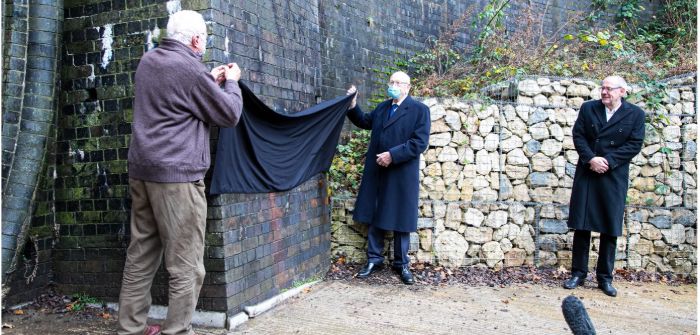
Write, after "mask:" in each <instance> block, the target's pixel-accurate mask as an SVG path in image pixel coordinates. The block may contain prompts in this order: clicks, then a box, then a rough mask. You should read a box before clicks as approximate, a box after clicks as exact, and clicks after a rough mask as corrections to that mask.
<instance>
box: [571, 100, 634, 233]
mask: <svg viewBox="0 0 700 335" xmlns="http://www.w3.org/2000/svg"><path fill="white" fill-rule="evenodd" d="M644 117H645V116H644V111H642V110H641V109H640V108H639V107H637V106H635V105H633V104H630V103H628V102H626V101H625V100H624V99H623V100H622V105H621V106H620V108H619V109H618V110H617V111H616V112H615V114H613V116H612V117H611V118H610V121H606V115H605V105H603V103H602V102H601V101H600V100H594V101H588V102H585V103H584V104H583V105H582V106H581V109H580V111H579V113H578V118H577V119H576V123H575V124H574V129H573V130H572V134H573V140H574V146H575V147H576V151H577V152H578V157H579V158H578V164H577V165H576V173H575V175H574V184H573V187H572V189H571V201H570V203H569V221H568V224H569V227H570V228H574V229H579V230H588V231H594V232H600V233H605V234H608V235H612V236H620V235H622V220H623V216H624V211H625V199H626V197H627V188H628V186H629V164H630V161H631V160H632V158H634V156H636V155H637V154H638V153H639V151H640V150H641V149H642V143H643V142H644ZM596 156H599V157H603V158H605V159H606V160H607V161H608V171H606V172H605V173H602V174H600V173H597V172H593V171H592V170H591V169H590V165H589V164H588V162H589V161H590V160H591V159H592V158H593V157H596Z"/></svg>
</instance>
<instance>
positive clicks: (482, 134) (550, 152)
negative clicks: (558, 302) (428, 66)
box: [332, 74, 697, 275]
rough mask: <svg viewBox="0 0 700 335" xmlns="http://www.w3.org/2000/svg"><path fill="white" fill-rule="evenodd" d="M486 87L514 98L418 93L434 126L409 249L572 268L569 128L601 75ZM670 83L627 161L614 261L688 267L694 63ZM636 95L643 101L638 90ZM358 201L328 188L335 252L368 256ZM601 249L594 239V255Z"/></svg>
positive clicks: (693, 191) (458, 261) (469, 260)
mask: <svg viewBox="0 0 700 335" xmlns="http://www.w3.org/2000/svg"><path fill="white" fill-rule="evenodd" d="M633 87H634V85H633ZM638 91H639V88H636V87H635V88H633V90H632V93H636V92H638ZM490 92H491V94H492V95H493V94H495V95H498V96H499V97H503V98H509V99H511V100H512V102H505V101H499V102H477V101H462V100H456V99H434V98H428V99H424V100H423V101H424V103H426V104H427V105H428V106H429V107H430V111H431V119H432V127H431V136H430V146H429V148H428V150H426V152H425V153H424V154H423V156H422V157H421V195H420V208H419V211H420V213H419V222H418V232H417V233H416V234H413V236H412V242H413V243H412V245H411V257H412V258H413V260H414V261H428V262H433V263H435V262H437V263H439V264H444V265H447V266H465V265H475V264H483V265H484V266H488V267H489V268H496V269H497V268H501V267H503V266H517V265H523V264H527V265H537V266H565V267H567V268H568V267H569V266H570V262H571V242H572V239H573V231H569V229H568V227H567V225H566V220H567V218H568V201H569V197H570V194H571V185H572V182H573V175H574V171H575V167H576V162H577V160H578V154H577V152H576V150H575V148H574V145H573V141H572V137H571V128H572V126H573V124H574V122H575V121H576V117H577V115H578V109H579V107H580V106H581V104H582V103H583V102H584V101H585V100H590V99H599V98H600V88H599V85H598V83H597V82H594V81H590V80H582V79H560V78H546V77H539V78H527V79H524V80H521V81H519V82H514V83H510V84H509V85H503V86H502V88H497V89H495V90H494V89H491V90H490ZM667 93H668V96H667V97H666V101H665V103H664V106H663V108H662V110H659V111H654V112H653V113H651V115H650V116H649V119H660V118H659V116H658V115H661V114H663V115H664V118H667V120H668V125H666V126H665V127H662V128H661V129H658V130H657V129H654V127H652V126H651V125H649V124H647V132H646V138H645V144H644V147H643V149H642V152H641V153H640V154H639V155H638V156H637V157H635V158H634V159H633V161H632V163H633V164H632V166H631V168H630V189H629V192H628V206H627V209H626V214H625V219H624V233H623V236H622V237H621V238H619V239H618V253H617V263H618V264H616V266H618V267H628V268H633V269H645V270H649V271H674V272H677V273H682V274H690V273H693V275H694V273H695V270H696V265H697V260H696V245H697V244H696V236H695V234H696V219H697V216H696V203H697V186H696V182H697V174H696V164H697V161H696V157H695V156H696V147H697V144H696V140H697V118H696V111H695V97H696V93H695V74H692V75H689V76H686V77H681V78H674V79H672V80H669V81H668V82H667ZM631 98H632V96H631ZM636 103H637V104H638V105H640V106H645V103H644V97H642V101H637V102H636ZM353 204H354V200H353V199H341V198H336V199H334V203H333V210H332V221H333V228H332V229H333V235H332V240H333V244H332V248H333V250H332V253H333V254H336V255H338V254H344V255H346V257H347V258H348V260H350V261H363V260H364V258H365V254H364V252H365V250H366V249H365V248H366V245H365V236H366V235H365V229H364V227H363V226H362V225H360V224H357V223H354V222H352V209H353ZM594 236H595V234H594ZM596 240H597V239H596ZM389 245H390V244H389ZM596 252H597V241H596V242H594V247H593V250H592V252H591V264H592V265H593V264H595V261H596Z"/></svg>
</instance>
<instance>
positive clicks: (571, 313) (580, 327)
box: [561, 295, 595, 335]
mask: <svg viewBox="0 0 700 335" xmlns="http://www.w3.org/2000/svg"><path fill="white" fill-rule="evenodd" d="M561 311H562V313H563V314H564V319H565V320H566V323H567V324H568V325H569V329H571V332H572V333H573V334H574V335H595V327H593V322H592V321H591V318H590V317H589V316H588V312H586V307H584V306H583V303H582V302H581V300H579V299H578V298H576V297H574V296H573V295H570V296H568V297H566V298H565V299H564V301H563V302H562V303H561Z"/></svg>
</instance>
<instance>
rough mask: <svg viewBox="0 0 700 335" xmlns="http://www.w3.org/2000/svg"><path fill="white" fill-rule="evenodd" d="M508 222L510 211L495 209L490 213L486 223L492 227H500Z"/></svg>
mask: <svg viewBox="0 0 700 335" xmlns="http://www.w3.org/2000/svg"><path fill="white" fill-rule="evenodd" d="M506 223H508V212H506V211H493V212H490V213H489V214H488V216H487V217H486V221H485V222H484V225H485V226H487V227H491V228H499V227H501V226H503V225H505V224H506Z"/></svg>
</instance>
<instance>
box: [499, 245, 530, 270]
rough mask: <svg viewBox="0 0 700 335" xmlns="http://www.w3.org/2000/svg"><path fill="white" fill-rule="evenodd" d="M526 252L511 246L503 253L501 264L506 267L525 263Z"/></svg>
mask: <svg viewBox="0 0 700 335" xmlns="http://www.w3.org/2000/svg"><path fill="white" fill-rule="evenodd" d="M526 256H527V253H526V252H525V250H523V249H519V248H513V249H510V251H508V252H506V253H505V255H504V260H503V265H504V266H506V267H511V266H522V265H523V264H524V263H525V257H526Z"/></svg>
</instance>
